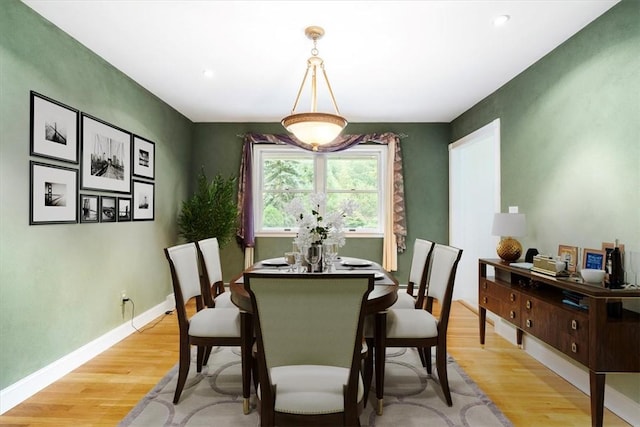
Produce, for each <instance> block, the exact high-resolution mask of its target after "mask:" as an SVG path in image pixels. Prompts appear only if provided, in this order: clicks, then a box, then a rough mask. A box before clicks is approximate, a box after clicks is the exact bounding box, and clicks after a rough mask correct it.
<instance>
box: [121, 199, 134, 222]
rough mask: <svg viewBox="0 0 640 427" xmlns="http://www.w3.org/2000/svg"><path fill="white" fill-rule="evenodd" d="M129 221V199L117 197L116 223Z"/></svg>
mask: <svg viewBox="0 0 640 427" xmlns="http://www.w3.org/2000/svg"><path fill="white" fill-rule="evenodd" d="M127 221H131V197H118V222H127Z"/></svg>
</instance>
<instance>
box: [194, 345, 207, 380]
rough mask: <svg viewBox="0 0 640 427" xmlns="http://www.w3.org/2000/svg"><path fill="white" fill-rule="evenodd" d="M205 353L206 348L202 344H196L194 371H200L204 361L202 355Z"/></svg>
mask: <svg viewBox="0 0 640 427" xmlns="http://www.w3.org/2000/svg"><path fill="white" fill-rule="evenodd" d="M205 353H206V349H205V347H204V346H202V345H199V346H198V354H197V357H196V372H198V373H200V372H202V362H203V361H204V355H205Z"/></svg>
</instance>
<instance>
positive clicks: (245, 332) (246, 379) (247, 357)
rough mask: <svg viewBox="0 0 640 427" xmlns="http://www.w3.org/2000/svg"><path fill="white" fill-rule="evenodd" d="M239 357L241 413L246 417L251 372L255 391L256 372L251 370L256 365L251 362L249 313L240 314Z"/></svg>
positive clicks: (251, 321)
mask: <svg viewBox="0 0 640 427" xmlns="http://www.w3.org/2000/svg"><path fill="white" fill-rule="evenodd" d="M240 330H241V335H240V336H241V341H240V355H241V360H242V398H243V400H242V412H243V413H244V414H245V415H247V414H248V413H249V412H250V411H251V406H250V404H249V397H250V396H251V372H252V371H253V379H254V385H255V388H256V390H258V385H257V372H256V370H255V369H252V367H253V366H255V365H256V363H255V362H254V361H253V355H252V354H251V347H252V346H253V320H252V317H251V315H250V314H249V313H245V312H242V313H241V314H240Z"/></svg>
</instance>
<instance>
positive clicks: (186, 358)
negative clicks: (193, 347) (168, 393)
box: [173, 338, 191, 405]
mask: <svg viewBox="0 0 640 427" xmlns="http://www.w3.org/2000/svg"><path fill="white" fill-rule="evenodd" d="M189 347H190V346H189V338H184V339H183V338H180V362H179V366H180V367H179V369H178V383H177V384H176V393H175V394H174V395H173V404H174V405H176V404H177V403H178V401H179V400H180V395H181V394H182V389H183V388H184V384H185V383H186V382H187V374H189V364H190V363H191V352H190V351H189V350H190V349H189Z"/></svg>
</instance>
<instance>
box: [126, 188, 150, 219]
mask: <svg viewBox="0 0 640 427" xmlns="http://www.w3.org/2000/svg"><path fill="white" fill-rule="evenodd" d="M132 199H133V200H132V201H131V202H132V203H133V220H134V221H153V216H154V210H155V200H154V185H153V184H152V183H150V182H143V181H133V196H132Z"/></svg>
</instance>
